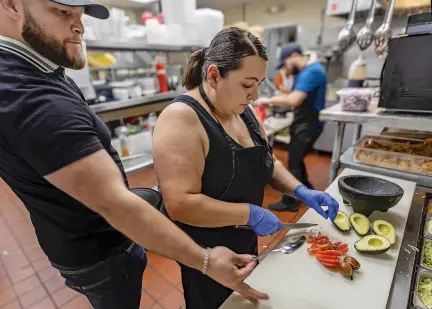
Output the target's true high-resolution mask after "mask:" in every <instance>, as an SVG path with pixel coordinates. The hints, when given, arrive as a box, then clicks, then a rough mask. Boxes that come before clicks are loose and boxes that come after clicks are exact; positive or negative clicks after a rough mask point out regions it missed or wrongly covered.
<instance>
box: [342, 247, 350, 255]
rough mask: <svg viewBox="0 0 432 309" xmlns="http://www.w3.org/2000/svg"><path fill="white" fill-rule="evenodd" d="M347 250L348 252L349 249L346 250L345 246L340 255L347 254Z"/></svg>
mask: <svg viewBox="0 0 432 309" xmlns="http://www.w3.org/2000/svg"><path fill="white" fill-rule="evenodd" d="M348 250H349V248H348V246H347V247H346V248H345V249H344V250H342V255H344V254H345V253H347V252H348Z"/></svg>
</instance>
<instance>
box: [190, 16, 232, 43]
mask: <svg viewBox="0 0 432 309" xmlns="http://www.w3.org/2000/svg"><path fill="white" fill-rule="evenodd" d="M195 21H196V25H197V29H200V32H199V38H198V44H199V45H201V46H209V45H210V42H211V40H212V39H213V38H214V37H215V36H216V34H217V33H218V32H219V31H221V30H222V29H223V28H224V22H225V17H224V14H223V13H222V12H221V11H218V10H214V9H198V10H196V11H195Z"/></svg>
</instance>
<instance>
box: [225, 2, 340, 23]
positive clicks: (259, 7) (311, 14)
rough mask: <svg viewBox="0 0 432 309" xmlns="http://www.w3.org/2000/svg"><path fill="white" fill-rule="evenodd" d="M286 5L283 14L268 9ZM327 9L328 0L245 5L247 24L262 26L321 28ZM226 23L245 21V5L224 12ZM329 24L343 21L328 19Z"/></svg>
mask: <svg viewBox="0 0 432 309" xmlns="http://www.w3.org/2000/svg"><path fill="white" fill-rule="evenodd" d="M280 4H282V5H284V6H285V10H284V11H283V12H281V13H277V14H270V13H268V12H267V9H268V7H270V6H272V5H280ZM326 8H327V0H289V1H286V0H262V1H258V2H253V3H249V4H246V5H245V13H246V14H245V15H246V20H245V21H246V22H247V23H249V24H251V25H256V24H259V25H261V26H267V25H270V24H271V25H275V24H286V23H291V24H302V25H315V26H319V24H320V16H321V11H322V10H323V9H326ZM223 12H224V14H225V23H226V24H227V25H229V24H233V23H235V22H238V21H240V20H242V19H243V5H236V6H232V7H229V8H227V9H225V10H223ZM326 22H327V23H328V24H341V23H343V19H341V18H337V17H328V18H327V19H326Z"/></svg>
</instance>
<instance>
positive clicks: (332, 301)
mask: <svg viewBox="0 0 432 309" xmlns="http://www.w3.org/2000/svg"><path fill="white" fill-rule="evenodd" d="M346 175H372V176H376V177H381V178H384V179H387V180H390V181H393V182H395V183H397V184H399V185H400V186H401V187H402V188H403V189H404V191H405V194H404V196H403V198H402V199H401V201H400V202H399V203H398V204H397V205H396V206H395V207H393V208H391V209H390V210H389V211H388V212H387V213H374V214H373V215H372V216H371V217H370V218H369V219H370V220H371V222H373V220H376V219H384V220H387V221H389V222H391V223H392V224H393V225H394V226H395V229H396V235H397V242H396V244H395V245H394V246H392V248H391V249H390V250H389V251H388V252H387V253H385V254H381V255H376V256H374V255H364V254H360V253H357V251H356V250H355V249H354V243H355V242H356V241H357V240H359V239H360V237H359V236H358V235H357V234H356V233H355V232H354V230H352V229H351V231H350V232H348V233H347V234H343V233H342V232H340V231H339V230H337V229H336V227H335V226H334V225H333V224H332V223H331V222H330V221H326V220H324V219H323V218H321V217H320V216H319V215H318V214H317V213H316V212H315V211H314V210H309V211H307V213H306V214H305V215H304V216H303V217H302V218H301V220H300V221H299V222H308V223H318V224H319V225H320V226H321V229H322V232H323V233H324V234H325V235H327V236H329V238H330V240H331V241H333V242H338V241H342V242H344V243H347V244H348V245H349V249H350V250H349V254H350V255H352V256H353V257H355V258H356V259H357V260H358V261H359V262H360V264H361V269H360V270H359V271H356V272H355V273H354V280H353V281H351V280H349V279H345V278H343V277H342V275H341V274H339V273H338V272H334V271H330V270H328V269H326V268H325V267H324V266H322V265H321V264H320V263H319V262H318V260H317V259H316V258H315V257H314V256H310V255H309V254H308V253H307V248H309V245H308V244H305V245H303V246H302V247H301V248H300V249H298V250H297V251H295V252H294V253H292V254H289V255H284V254H282V253H279V252H272V253H270V254H269V255H268V256H267V257H266V258H265V259H264V261H263V262H262V263H261V264H260V265H259V266H258V267H257V268H256V269H255V270H254V272H253V273H252V274H251V276H250V277H249V278H248V279H247V280H246V282H247V283H248V284H249V285H251V286H252V287H253V288H255V289H257V290H259V291H262V292H265V293H267V294H269V296H270V300H268V301H262V302H261V303H260V304H259V305H253V304H251V303H249V302H248V301H245V300H244V299H243V298H242V297H240V296H239V295H237V294H236V293H234V294H233V295H232V296H231V297H230V298H229V299H228V300H227V301H226V302H225V303H224V304H223V305H222V306H221V307H220V308H222V309H252V308H260V309H288V308H292V309H312V308H319V309H342V308H344V309H345V308H349V309H365V308H367V309H385V308H386V304H387V299H388V295H389V292H390V288H391V284H392V280H393V275H394V271H395V268H396V262H397V258H398V255H399V251H400V247H401V240H402V238H403V235H404V231H405V224H406V220H407V217H408V212H409V210H410V207H411V202H412V199H413V196H414V192H415V188H416V184H415V183H413V182H409V181H404V180H399V179H395V178H389V177H384V176H380V175H375V174H369V173H364V172H360V171H354V170H350V169H346V170H344V171H343V173H342V174H341V175H340V176H346ZM326 192H328V193H329V194H330V195H332V196H333V197H334V198H335V199H337V201H338V202H339V204H340V209H341V210H342V211H344V212H345V213H347V214H348V215H350V214H351V213H352V212H353V211H352V208H350V207H349V206H346V205H344V204H343V202H342V197H341V195H340V194H339V189H338V182H337V180H335V181H334V182H333V183H332V184H331V185H330V187H329V188H328V189H327V190H326ZM301 234H304V235H306V234H305V232H304V231H303V232H302V231H294V230H293V231H290V232H289V233H288V236H289V237H292V236H295V235H301ZM286 240H287V238H285V239H284V240H282V241H281V243H284V242H285V241H286ZM281 243H280V244H281Z"/></svg>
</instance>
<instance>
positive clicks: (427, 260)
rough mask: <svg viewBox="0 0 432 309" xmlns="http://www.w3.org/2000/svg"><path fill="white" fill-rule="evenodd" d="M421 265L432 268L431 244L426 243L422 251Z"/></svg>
mask: <svg viewBox="0 0 432 309" xmlns="http://www.w3.org/2000/svg"><path fill="white" fill-rule="evenodd" d="M423 264H425V265H426V266H427V267H429V268H432V242H427V243H426V244H425V246H424V250H423Z"/></svg>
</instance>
